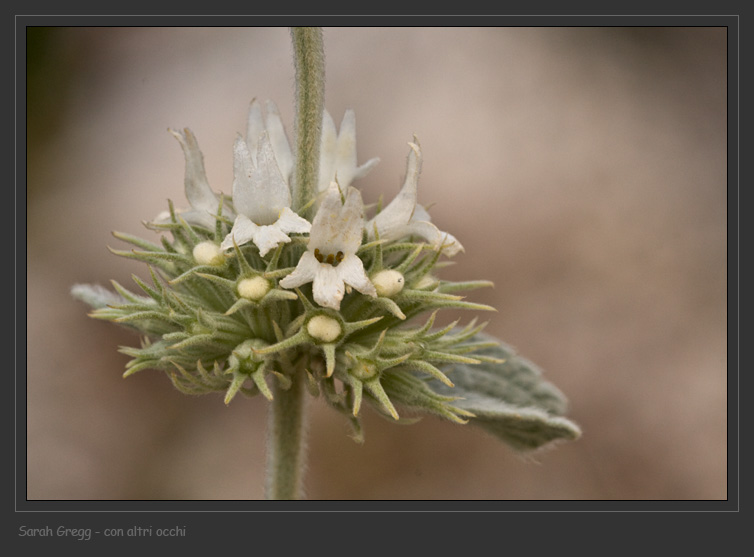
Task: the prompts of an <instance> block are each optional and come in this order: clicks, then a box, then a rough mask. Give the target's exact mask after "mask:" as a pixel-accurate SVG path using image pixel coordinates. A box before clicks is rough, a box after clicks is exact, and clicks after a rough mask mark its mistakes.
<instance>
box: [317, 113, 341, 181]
mask: <svg viewBox="0 0 754 557" xmlns="http://www.w3.org/2000/svg"><path fill="white" fill-rule="evenodd" d="M337 142H338V134H337V132H336V131H335V122H333V119H332V116H330V113H329V112H327V110H325V111H324V113H323V114H322V138H321V141H320V145H319V184H318V187H319V191H324V190H326V189H327V188H328V187H329V186H330V182H332V180H333V178H334V177H335V149H336V147H337Z"/></svg>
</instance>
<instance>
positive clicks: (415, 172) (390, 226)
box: [367, 143, 422, 240]
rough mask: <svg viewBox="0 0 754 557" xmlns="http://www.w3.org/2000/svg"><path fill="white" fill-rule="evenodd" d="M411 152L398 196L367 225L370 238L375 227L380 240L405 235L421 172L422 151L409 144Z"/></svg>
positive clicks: (412, 210)
mask: <svg viewBox="0 0 754 557" xmlns="http://www.w3.org/2000/svg"><path fill="white" fill-rule="evenodd" d="M409 146H410V147H411V152H410V153H409V154H408V161H407V163H406V179H405V180H404V181H403V187H402V188H401V191H400V192H399V193H398V195H396V196H395V198H394V199H393V200H392V201H391V202H390V203H389V204H388V206H387V207H385V208H384V209H383V210H382V211H380V213H379V214H378V215H377V216H375V217H374V218H373V219H372V220H371V221H369V223H368V224H367V232H368V233H369V235H370V238H372V237H374V225H375V224H376V225H377V230H378V231H379V234H380V238H381V239H384V240H395V239H397V238H398V237H400V236H401V235H403V234H402V233H401V232H402V228H403V227H404V226H405V225H406V224H408V222H409V220H410V219H411V215H412V214H413V212H414V209H415V207H416V196H417V185H418V182H419V173H420V172H421V161H422V158H421V149H420V148H419V145H418V144H416V143H409Z"/></svg>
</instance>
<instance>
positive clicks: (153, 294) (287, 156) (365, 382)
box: [74, 101, 495, 437]
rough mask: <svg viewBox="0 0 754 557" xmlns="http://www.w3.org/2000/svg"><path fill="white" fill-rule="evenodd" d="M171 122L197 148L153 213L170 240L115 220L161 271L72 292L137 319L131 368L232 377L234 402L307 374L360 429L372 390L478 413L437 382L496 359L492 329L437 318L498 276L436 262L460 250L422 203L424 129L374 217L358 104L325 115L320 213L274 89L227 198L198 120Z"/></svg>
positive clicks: (186, 144) (199, 386)
mask: <svg viewBox="0 0 754 557" xmlns="http://www.w3.org/2000/svg"><path fill="white" fill-rule="evenodd" d="M171 132H172V134H173V135H174V136H175V137H176V138H177V139H178V141H179V143H180V145H181V147H182V149H183V153H184V156H185V162H186V169H185V192H186V199H187V201H188V205H189V207H188V208H186V209H182V210H177V209H175V207H173V205H172V203H170V204H169V211H167V212H165V213H162V214H160V215H158V216H157V217H156V218H155V219H154V220H153V221H151V222H149V223H147V226H148V227H149V228H152V229H154V230H157V231H158V232H160V233H161V235H160V239H159V242H158V243H155V242H151V241H147V240H143V239H141V238H137V237H133V236H130V235H126V234H120V233H115V236H116V237H117V238H119V239H121V240H124V241H126V242H128V243H130V244H132V245H133V246H134V249H131V250H112V251H113V252H114V253H116V254H118V255H121V256H124V257H128V258H132V259H136V260H139V261H142V262H145V263H147V264H148V266H149V272H150V276H151V283H148V282H147V281H144V280H142V279H140V278H136V277H135V278H134V280H135V282H136V284H137V285H138V287H139V289H140V290H141V292H140V293H134V292H131V291H129V290H128V289H126V288H124V287H123V286H121V285H120V284H118V283H115V282H113V286H114V288H115V293H113V292H109V291H106V290H104V289H101V288H99V287H92V286H84V285H79V286H77V287H75V290H74V292H75V293H76V294H77V295H78V296H79V297H80V298H82V299H84V300H85V301H87V302H89V303H90V304H91V305H92V306H94V307H95V309H94V311H93V312H92V315H93V316H94V317H96V318H100V319H105V320H110V321H114V322H116V323H119V324H122V325H125V326H128V327H131V328H133V329H135V330H136V331H138V332H139V333H140V335H141V338H142V341H141V345H140V346H139V347H123V348H121V350H122V352H124V353H125V354H127V355H129V356H130V357H131V360H130V361H129V362H128V364H127V366H126V368H127V369H126V373H125V375H131V374H133V373H135V372H137V371H140V370H143V369H160V370H164V371H166V372H167V373H168V374H169V376H170V377H171V379H172V381H173V383H174V385H175V386H176V387H177V388H178V389H180V390H181V391H183V392H185V393H190V394H199V393H206V392H215V391H221V392H224V393H225V402H226V403H228V402H230V401H231V400H232V399H233V398H234V397H235V396H236V395H237V394H238V393H239V392H241V393H243V394H246V395H251V396H253V395H256V394H261V395H262V396H264V397H266V398H268V399H272V398H273V396H274V393H273V390H274V389H271V384H272V382H277V386H278V387H279V388H282V389H285V388H286V387H287V386H288V385H290V384H291V381H292V380H293V379H294V375H296V374H300V376H305V377H306V380H307V384H308V385H309V387H310V391H311V393H312V394H313V395H315V396H322V398H323V399H324V400H325V401H326V402H327V403H328V404H330V405H331V406H332V407H334V408H335V409H337V410H339V411H341V412H343V413H344V414H346V415H347V416H349V418H350V419H351V422H352V424H353V425H354V427H355V433H356V436H357V437H360V435H361V430H360V426H359V414H360V409H361V407H362V402H367V403H370V404H372V405H373V406H374V407H375V408H376V409H377V410H378V411H379V412H381V413H382V414H384V415H386V416H388V417H390V418H392V419H395V420H403V419H405V418H402V417H401V416H400V415H399V413H398V410H397V409H396V405H397V406H398V407H399V408H407V409H408V410H410V411H412V412H413V411H425V412H430V413H433V414H435V415H439V416H441V417H444V418H447V419H449V420H452V421H455V422H458V423H464V422H465V421H466V420H467V418H468V417H469V416H471V414H470V412H468V411H467V410H463V409H461V408H460V407H459V406H457V405H454V401H455V400H456V398H455V397H453V396H448V395H447V394H439V392H437V390H433V388H432V384H433V382H436V381H439V382H441V383H442V384H444V385H446V386H448V387H452V385H453V383H452V381H451V379H452V378H451V377H449V376H448V375H447V374H446V372H445V371H444V369H445V370H447V368H448V367H449V366H452V365H457V364H477V363H479V362H481V361H487V362H491V361H495V358H494V357H491V356H486V355H479V353H478V351H479V350H481V349H484V348H486V347H489V346H490V342H489V341H480V340H479V338H480V336H479V335H478V334H477V333H479V331H480V330H481V329H482V327H483V325H476V323H475V322H474V321H472V322H471V323H470V324H469V325H467V326H466V327H457V326H456V325H457V323H451V324H449V325H447V326H444V327H439V328H435V327H434V325H435V320H436V315H437V312H438V311H439V310H441V309H444V308H455V309H473V310H490V309H492V308H491V307H489V306H486V305H482V304H475V303H471V302H468V301H465V300H464V299H463V298H462V297H461V296H459V295H458V292H460V291H463V290H470V289H474V288H479V287H484V286H489V285H490V283H489V282H488V281H470V282H450V281H445V280H441V279H440V278H439V277H438V276H437V269H438V268H439V267H440V266H441V265H442V262H441V257H443V256H445V257H452V256H454V255H456V254H457V253H458V252H459V251H462V250H463V248H462V246H461V244H460V243H459V241H458V240H457V239H456V238H454V237H453V236H452V235H450V234H448V233H445V232H442V231H441V230H440V229H438V228H437V226H435V225H434V224H433V223H432V222H431V220H430V218H429V214H428V213H427V211H426V210H425V209H424V208H423V207H422V206H421V205H419V204H418V203H417V186H418V181H419V174H420V171H421V162H422V154H421V148H420V146H419V142H418V141H417V140H416V138H414V139H413V141H412V142H410V143H409V144H408V145H409V148H410V149H409V154H408V161H407V166H406V176H405V180H404V182H403V185H402V187H401V189H400V191H399V192H398V194H397V195H396V196H395V198H394V199H392V201H391V202H390V203H388V204H387V205H386V206H385V207H384V208H382V209H381V210H377V211H376V214H374V215H371V216H367V215H366V210H365V207H364V203H363V201H362V197H361V193H360V192H359V190H358V189H356V188H355V187H354V186H353V185H352V183H353V182H354V181H355V180H357V179H359V178H361V177H363V176H365V175H366V174H367V173H368V172H369V171H370V170H371V169H372V168H373V167H374V165H375V164H376V163H377V162H378V159H371V160H369V161H367V162H366V163H364V164H362V165H360V166H359V165H358V164H357V158H356V130H355V117H354V113H353V112H352V111H350V110H349V111H347V112H346V113H345V116H344V117H343V120H342V122H341V124H340V129H339V130H338V129H336V126H335V123H334V122H333V120H332V118H331V117H330V115H329V114H327V113H326V112H325V113H324V115H323V125H322V137H321V144H320V161H319V180H318V183H317V184H316V188H315V189H316V191H317V195H316V197H315V198H313V199H311V200H310V201H309V205H308V206H307V207H306V209H307V211H308V213H307V212H305V211H303V210H302V208H300V207H296V208H294V207H292V184H291V181H292V174H293V169H294V166H295V160H294V156H293V154H292V151H291V148H290V144H289V142H288V139H287V137H286V132H285V129H284V126H283V123H282V121H281V119H280V116H279V113H278V111H277V109H276V107H275V105H274V104H273V103H271V102H267V103H266V104H265V106H264V107H262V105H261V104H260V103H258V102H256V101H253V102H252V104H251V108H250V110H249V117H248V123H247V127H246V134H245V137H242V136H240V135H239V136H238V138H237V139H236V140H235V144H234V146H233V157H234V159H233V160H234V165H233V185H232V195H231V197H230V198H229V197H227V196H224V195H222V194H218V193H216V192H214V191H213V190H212V189H211V187H210V185H209V183H208V180H207V176H206V172H205V168H204V161H203V157H202V154H201V151H200V150H199V146H198V144H197V141H196V138H195V137H194V135H193V134H192V133H191V131H190V130H188V129H186V130H183V131H172V130H171ZM297 211H298V213H297ZM299 213H300V214H299ZM306 214H313V215H314V216H313V218H312V219H311V222H310V221H309V220H308V219H307V218H305V217H304V216H302V215H306ZM422 315H423V317H422ZM482 352H484V350H482Z"/></svg>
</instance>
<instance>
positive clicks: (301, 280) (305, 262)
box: [279, 251, 321, 288]
mask: <svg viewBox="0 0 754 557" xmlns="http://www.w3.org/2000/svg"><path fill="white" fill-rule="evenodd" d="M320 266H321V264H320V262H319V261H317V259H316V258H315V257H314V254H312V253H311V252H309V251H306V252H304V254H303V255H302V256H301V259H299V261H298V265H296V268H295V269H294V270H293V272H292V273H291V274H290V275H288V276H287V277H285V278H283V280H281V281H280V283H279V284H280V286H282V287H283V288H296V287H297V286H301V285H302V284H306V283H307V282H311V281H312V280H313V279H314V277H315V276H316V275H317V271H319V268H320Z"/></svg>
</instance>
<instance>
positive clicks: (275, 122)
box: [265, 101, 293, 182]
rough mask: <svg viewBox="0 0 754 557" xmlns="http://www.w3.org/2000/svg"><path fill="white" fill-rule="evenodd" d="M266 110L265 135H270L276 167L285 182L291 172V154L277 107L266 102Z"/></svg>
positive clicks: (270, 102) (272, 103)
mask: <svg viewBox="0 0 754 557" xmlns="http://www.w3.org/2000/svg"><path fill="white" fill-rule="evenodd" d="M266 108H267V121H266V126H265V127H266V128H267V133H268V134H269V135H270V143H271V144H272V150H273V151H274V153H275V159H276V160H277V163H278V167H279V168H280V172H281V173H282V175H283V178H284V179H285V180H286V182H287V181H288V179H289V178H290V176H291V172H292V171H293V153H292V152H291V146H290V144H289V143H288V137H287V136H286V135H285V128H284V127H283V121H282V120H281V119H280V112H278V107H277V106H276V105H275V103H274V102H272V101H267V103H266Z"/></svg>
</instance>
